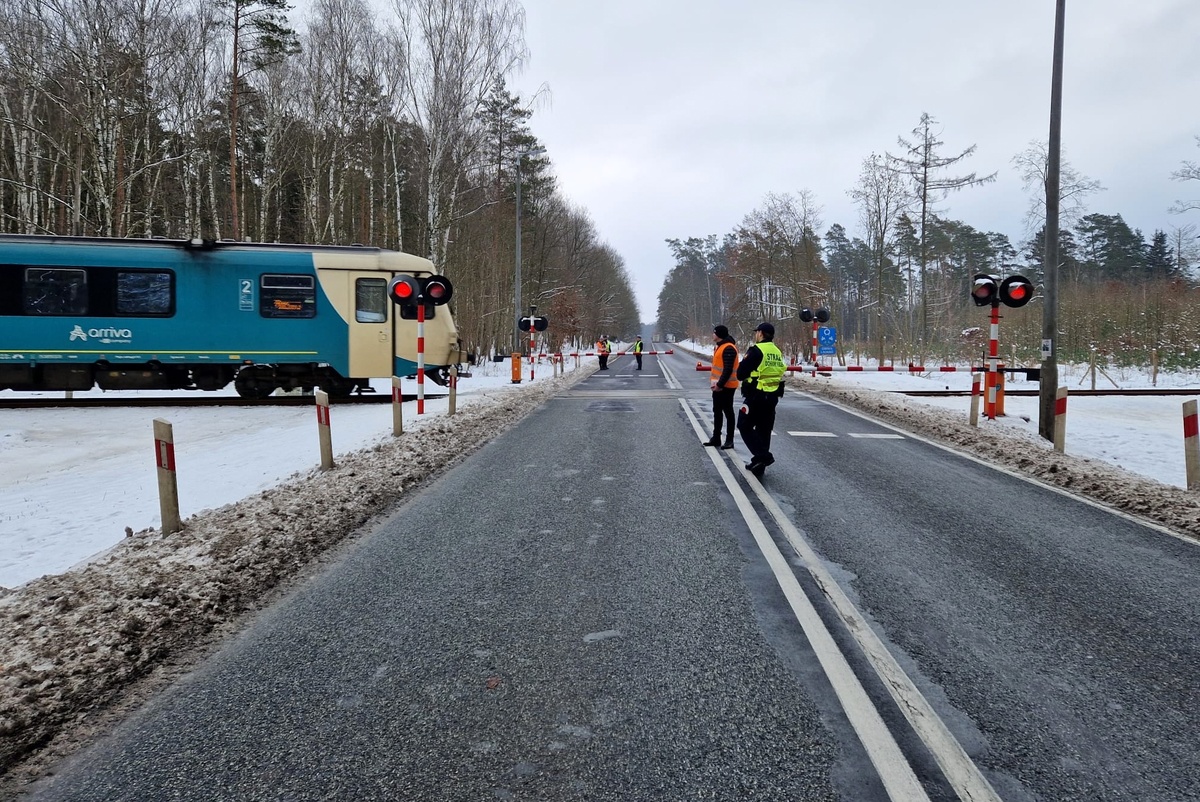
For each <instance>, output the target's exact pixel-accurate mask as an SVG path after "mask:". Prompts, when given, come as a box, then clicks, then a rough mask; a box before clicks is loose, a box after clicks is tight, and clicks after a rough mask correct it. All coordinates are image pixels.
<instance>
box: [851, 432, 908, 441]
mask: <svg viewBox="0 0 1200 802" xmlns="http://www.w3.org/2000/svg"><path fill="white" fill-rule="evenodd" d="M850 437H855V438H858V439H859V440H903V439H904V436H903V435H899V434H880V433H879V432H850Z"/></svg>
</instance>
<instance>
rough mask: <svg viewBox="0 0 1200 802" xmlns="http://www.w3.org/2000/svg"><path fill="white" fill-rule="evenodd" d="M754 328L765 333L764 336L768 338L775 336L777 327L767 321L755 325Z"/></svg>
mask: <svg viewBox="0 0 1200 802" xmlns="http://www.w3.org/2000/svg"><path fill="white" fill-rule="evenodd" d="M754 330H755V331H761V332H762V333H763V337H765V338H766V339H768V340H769V339H771V338H772V337H774V336H775V327H774V326H772V325H771V324H770V323H767V322H766V321H763V322H762V323H759V324H758V325H757V326H755V327H754Z"/></svg>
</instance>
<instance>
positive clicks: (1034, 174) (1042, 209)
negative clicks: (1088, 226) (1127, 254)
mask: <svg viewBox="0 0 1200 802" xmlns="http://www.w3.org/2000/svg"><path fill="white" fill-rule="evenodd" d="M1048 159H1049V154H1048V152H1047V145H1046V142H1045V141H1044V140H1040V139H1035V140H1033V141H1031V142H1030V143H1029V147H1027V148H1025V150H1023V151H1021V152H1020V153H1018V154H1017V155H1016V156H1013V158H1012V165H1013V167H1015V168H1017V172H1019V173H1020V175H1021V183H1022V186H1023V187H1024V189H1025V191H1026V192H1028V193H1029V194H1030V197H1029V210H1028V211H1027V212H1026V213H1025V235H1026V236H1027V237H1032V236H1033V235H1034V234H1036V233H1037V232H1038V231H1039V230H1041V228H1042V226H1044V225H1045V224H1046V191H1045V187H1046V162H1047V160H1048ZM1058 178H1059V192H1058V202H1059V208H1058V218H1059V221H1060V225H1061V226H1062V227H1063V228H1071V227H1073V226H1074V225H1076V224H1077V223H1078V222H1079V218H1081V217H1082V216H1083V214H1084V212H1086V211H1087V198H1088V196H1089V195H1092V194H1094V193H1096V192H1103V191H1104V186H1103V185H1102V184H1101V183H1100V182H1099V181H1096V180H1094V179H1091V178H1088V177H1087V176H1086V175H1083V174H1082V173H1080V172H1079V171H1078V170H1076V169H1075V168H1074V167H1072V166H1071V165H1070V164H1068V163H1067V160H1066V158H1065V157H1062V158H1061V161H1060V164H1059V170H1058Z"/></svg>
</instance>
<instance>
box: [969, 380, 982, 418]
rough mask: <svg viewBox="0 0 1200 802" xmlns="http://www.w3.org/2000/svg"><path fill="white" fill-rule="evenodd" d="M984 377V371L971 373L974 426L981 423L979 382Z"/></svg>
mask: <svg viewBox="0 0 1200 802" xmlns="http://www.w3.org/2000/svg"><path fill="white" fill-rule="evenodd" d="M982 379H983V374H982V373H972V374H971V417H970V422H971V425H972V426H978V425H979V382H980V380H982Z"/></svg>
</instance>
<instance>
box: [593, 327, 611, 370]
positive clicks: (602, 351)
mask: <svg viewBox="0 0 1200 802" xmlns="http://www.w3.org/2000/svg"><path fill="white" fill-rule="evenodd" d="M608 352H609V347H608V337H607V336H606V335H604V334H601V335H600V339H599V340H596V356H598V357H599V358H600V370H608Z"/></svg>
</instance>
